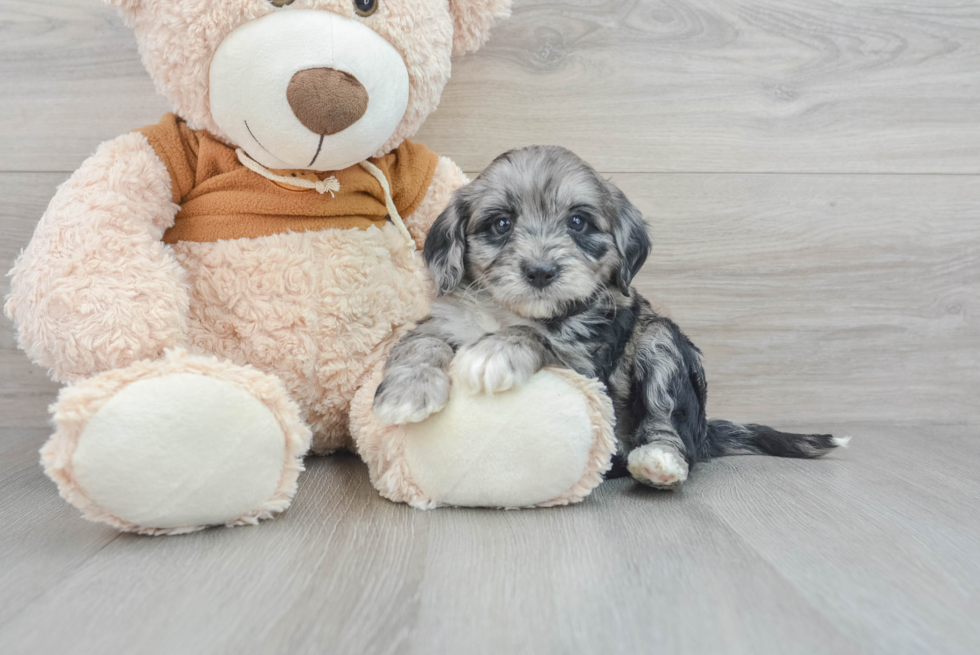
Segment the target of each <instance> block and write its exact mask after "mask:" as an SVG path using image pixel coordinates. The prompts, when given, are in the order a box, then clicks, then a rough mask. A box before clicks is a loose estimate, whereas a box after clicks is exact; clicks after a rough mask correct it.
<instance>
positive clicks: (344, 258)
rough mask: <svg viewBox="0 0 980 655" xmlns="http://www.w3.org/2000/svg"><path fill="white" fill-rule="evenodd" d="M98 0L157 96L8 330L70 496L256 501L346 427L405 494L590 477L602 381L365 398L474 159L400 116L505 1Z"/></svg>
mask: <svg viewBox="0 0 980 655" xmlns="http://www.w3.org/2000/svg"><path fill="white" fill-rule="evenodd" d="M107 1H108V2H109V4H112V5H115V6H117V7H118V8H119V9H120V10H121V12H122V14H123V16H124V19H125V20H126V23H127V25H128V26H129V27H131V28H132V29H133V30H134V31H135V34H136V38H137V41H138V43H139V50H140V53H141V56H142V59H143V62H144V64H145V66H146V68H147V70H148V71H149V73H150V75H151V76H152V78H153V80H154V81H155V83H156V87H157V89H158V91H159V92H160V93H161V94H163V95H164V96H166V98H168V99H169V101H170V102H171V103H172V105H173V108H174V111H173V113H170V114H167V115H165V116H164V117H163V118H162V119H161V120H160V122H159V123H157V124H155V125H151V126H147V127H144V128H142V129H138V130H136V131H133V132H131V133H129V134H125V135H123V136H120V137H118V138H115V139H112V140H110V141H107V142H105V143H103V144H102V145H100V146H99V147H98V149H97V150H96V152H95V154H94V155H92V156H91V157H90V158H89V159H88V160H86V161H85V162H84V163H83V164H82V165H81V167H80V168H79V169H78V170H77V171H76V172H75V173H74V174H72V176H71V177H70V179H69V180H68V181H67V182H65V183H64V184H63V185H62V186H61V187H59V189H58V191H57V193H56V195H55V196H54V198H53V200H52V201H51V203H50V205H49V206H48V208H47V210H46V211H45V213H44V215H43V217H42V218H41V219H40V221H39V223H38V225H37V228H36V231H35V233H34V235H33V237H32V239H31V241H30V243H29V245H28V246H27V247H26V248H25V249H24V251H23V252H22V253H21V255H20V256H19V258H18V259H17V261H16V263H15V265H14V268H13V270H12V271H11V293H10V295H9V297H8V298H7V301H6V305H5V311H6V313H7V315H8V316H9V317H10V318H11V319H12V320H13V321H14V322H15V323H16V325H17V327H18V342H19V345H20V346H21V348H22V349H23V350H24V351H26V353H27V354H28V355H29V356H30V357H31V358H32V359H33V361H34V362H36V363H37V364H39V365H41V366H43V367H45V368H47V369H48V370H49V371H50V376H51V377H52V378H53V379H54V380H56V381H60V382H63V383H65V385H66V386H64V387H63V388H62V390H61V392H60V394H59V396H58V399H57V402H56V403H55V404H54V405H52V410H51V411H52V415H53V424H54V426H55V431H54V434H53V435H52V436H51V438H50V439H49V440H48V442H47V443H46V444H45V445H44V447H43V448H42V450H41V458H42V463H43V466H44V468H45V472H46V473H47V474H48V476H49V477H51V478H52V479H53V480H54V481H55V482H56V483H57V486H58V489H59V492H60V493H61V495H62V496H63V497H64V498H65V499H66V500H68V501H69V502H70V503H72V504H74V505H75V506H76V507H78V508H79V509H80V510H81V511H82V513H83V515H84V516H85V517H86V518H89V519H92V520H96V521H102V522H104V523H107V524H109V525H111V526H114V527H115V528H117V529H119V530H124V531H132V532H139V533H144V534H180V533H186V532H190V531H193V530H198V529H201V528H203V527H207V526H212V525H244V524H253V523H256V522H258V521H259V520H261V519H266V518H271V517H272V516H274V515H275V514H277V513H279V512H282V511H283V510H285V509H286V508H287V507H288V506H289V504H290V502H291V500H292V498H293V495H294V494H295V491H296V489H297V483H298V478H299V474H300V472H301V471H302V470H303V458H304V456H306V454H307V453H308V451H312V452H313V453H317V454H328V453H330V452H333V451H335V450H337V449H349V450H353V451H356V452H357V453H359V454H360V456H361V457H362V458H363V459H364V461H365V462H366V463H367V466H368V471H369V474H370V476H371V480H372V482H373V483H374V485H375V486H376V488H378V490H379V491H380V492H381V494H382V495H384V496H385V497H387V498H389V499H391V500H395V501H399V502H406V503H409V504H411V505H414V506H415V507H425V508H428V507H436V506H439V505H481V506H493V507H523V506H536V505H556V504H565V503H569V502H576V501H578V500H581V499H582V498H584V497H585V496H586V495H587V494H588V493H589V492H590V491H591V489H592V488H594V487H595V486H596V485H597V484H598V483H599V482H600V481H601V479H602V474H603V471H605V470H606V468H608V465H609V460H610V457H611V453H612V449H613V442H614V436H613V428H612V418H611V416H612V409H611V406H610V403H609V400H608V398H606V396H605V394H604V393H603V390H602V388H601V386H600V385H599V383H598V382H595V381H592V380H586V379H584V378H582V377H581V376H578V375H576V374H575V373H573V372H570V371H565V370H545V371H542V372H540V373H539V374H538V375H537V376H535V378H533V379H532V380H531V382H530V383H528V385H527V386H526V387H524V388H522V389H521V390H519V391H518V392H514V393H509V394H498V395H497V396H494V397H479V396H465V395H462V394H456V393H455V392H454V393H453V395H452V397H451V399H450V401H449V404H448V406H447V407H446V409H445V410H444V411H442V412H440V413H439V414H436V415H434V416H432V417H430V418H429V419H427V420H426V421H423V422H421V423H418V424H410V425H401V426H388V425H383V424H381V423H379V422H378V421H377V420H376V419H375V418H374V417H373V416H372V414H371V409H370V407H371V400H372V398H373V394H374V390H375V388H376V387H377V385H378V383H379V381H380V376H381V368H382V365H383V363H384V360H385V356H386V354H387V352H388V349H389V348H390V347H391V345H392V344H393V343H394V342H395V341H396V340H397V339H398V338H399V337H400V336H401V335H402V334H404V333H405V331H406V330H408V329H410V328H411V326H412V325H413V324H414V322H416V321H418V320H419V319H420V318H422V317H424V316H425V314H426V309H427V305H428V302H429V298H430V297H431V293H432V288H431V283H430V281H429V279H428V276H427V275H426V271H425V268H424V265H423V263H422V258H421V257H420V256H418V254H417V253H416V251H417V249H418V248H419V247H420V246H421V245H422V243H423V241H424V238H425V235H426V231H427V229H428V228H429V226H430V225H431V224H432V222H433V221H434V220H435V218H436V217H437V216H438V215H439V213H440V212H441V211H442V210H443V208H444V207H445V206H446V205H447V203H448V201H449V199H450V196H451V194H452V192H453V191H454V190H455V189H456V188H458V187H460V186H461V185H463V184H465V183H466V182H467V178H466V177H465V175H464V174H463V172H462V171H461V170H460V168H459V167H458V166H457V165H456V164H455V163H454V162H453V161H452V160H450V159H448V158H446V157H439V156H438V155H436V154H435V153H433V152H431V151H430V150H428V149H427V148H426V147H425V146H423V145H421V144H417V143H413V142H411V141H410V140H409V138H410V137H412V136H413V135H414V134H415V132H416V131H417V130H418V128H419V126H420V125H421V124H422V122H423V121H424V120H425V118H426V117H427V116H428V115H429V114H431V113H432V112H433V111H434V110H435V109H436V106H437V105H438V102H439V98H440V95H441V93H442V90H443V88H444V86H445V85H446V83H447V81H448V79H449V75H450V67H451V57H452V56H453V55H462V54H465V53H469V52H472V51H474V50H476V49H477V48H478V47H480V46H481V45H482V44H483V43H484V42H485V41H486V39H487V38H488V36H489V30H490V27H491V25H492V24H493V23H494V21H495V20H497V19H500V18H503V17H505V16H507V15H508V14H509V11H510V2H509V0H209V1H207V2H204V1H202V0H107ZM549 407H550V408H551V409H550V410H549V409H548V408H549ZM542 410H547V411H542ZM542 417H548V418H547V420H546V419H544V418H542ZM556 417H557V418H556Z"/></svg>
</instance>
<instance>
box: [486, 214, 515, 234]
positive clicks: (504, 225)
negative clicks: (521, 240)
mask: <svg viewBox="0 0 980 655" xmlns="http://www.w3.org/2000/svg"><path fill="white" fill-rule="evenodd" d="M512 227H514V224H513V223H512V222H511V220H510V219H509V218H498V219H497V220H495V221H494V222H493V227H492V228H491V229H493V231H494V234H499V235H504V234H507V233H508V232H510V230H511V228H512Z"/></svg>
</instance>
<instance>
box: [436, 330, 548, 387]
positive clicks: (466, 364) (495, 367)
mask: <svg viewBox="0 0 980 655" xmlns="http://www.w3.org/2000/svg"><path fill="white" fill-rule="evenodd" d="M535 362H536V357H535V355H534V353H533V352H532V351H531V350H530V349H529V348H527V347H526V346H522V345H520V344H516V343H514V342H512V341H507V340H505V339H499V338H496V337H494V336H492V335H491V336H489V337H484V338H483V339H480V340H479V341H477V342H476V343H474V344H472V345H470V346H464V347H463V348H461V349H460V351H459V352H458V353H457V354H456V358H455V359H454V360H453V364H452V375H453V379H454V380H455V381H457V382H459V383H462V384H463V385H464V386H466V387H469V388H470V389H471V390H472V391H475V392H485V393H489V394H493V393H498V392H501V391H507V390H508V389H512V388H514V387H518V386H520V385H522V384H524V383H525V382H527V381H528V380H529V379H530V378H531V376H532V375H534V374H535V373H537V366H536V365H535Z"/></svg>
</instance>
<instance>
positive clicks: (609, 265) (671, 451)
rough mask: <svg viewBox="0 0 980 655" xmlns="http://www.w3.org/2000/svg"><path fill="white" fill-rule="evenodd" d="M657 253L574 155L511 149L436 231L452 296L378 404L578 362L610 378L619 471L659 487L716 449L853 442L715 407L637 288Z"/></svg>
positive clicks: (673, 335) (700, 372) (396, 368)
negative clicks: (716, 415)
mask: <svg viewBox="0 0 980 655" xmlns="http://www.w3.org/2000/svg"><path fill="white" fill-rule="evenodd" d="M649 250H650V239H649V237H648V236H647V230H646V224H645V223H644V221H643V218H642V216H641V215H640V212H639V211H638V210H637V209H636V207H634V206H633V205H632V204H631V203H630V202H629V200H627V199H626V196H625V195H623V192H622V191H620V190H619V189H618V188H616V187H615V186H613V185H612V184H611V183H610V182H608V181H606V180H604V179H602V178H601V177H600V176H599V175H598V174H597V173H596V172H595V170H593V169H592V167H590V166H589V165H588V164H586V163H585V162H584V161H582V160H581V159H579V158H578V157H577V156H576V155H574V154H573V153H571V152H569V151H568V150H565V149H564V148H558V147H550V146H534V147H530V148H524V149H521V150H512V151H510V152H507V153H505V154H503V155H501V156H500V157H498V158H497V159H495V160H494V161H493V162H492V163H491V164H490V166H489V167H488V168H487V169H486V170H485V171H484V172H483V173H482V174H481V175H480V176H479V177H478V178H477V179H476V180H474V181H473V182H472V183H471V184H468V185H467V186H465V187H463V188H461V189H459V190H458V191H457V192H456V194H455V196H454V198H453V200H452V202H451V203H450V205H449V207H448V208H447V209H446V210H445V211H444V212H443V213H442V214H441V215H440V216H439V218H438V219H437V220H436V222H435V223H434V224H433V226H432V229H431V230H430V232H429V235H428V238H427V239H426V242H425V261H426V264H427V265H428V267H429V272H430V273H431V275H432V277H433V279H434V281H435V284H436V286H437V287H438V291H439V296H440V297H439V298H437V299H436V300H435V301H433V303H432V308H431V314H430V316H429V317H428V318H427V319H425V320H423V321H422V322H421V323H419V325H418V326H417V327H416V328H414V329H413V330H412V331H411V332H409V333H408V334H406V335H405V336H404V337H403V338H402V339H401V340H400V341H399V342H398V343H397V344H396V345H395V346H394V347H393V348H392V350H391V355H390V357H389V359H388V361H387V364H386V365H385V374H384V380H383V382H382V383H381V386H379V387H378V390H377V394H376V395H375V398H374V413H375V415H376V416H377V417H378V418H380V419H381V420H382V421H384V422H386V423H389V424H399V423H410V422H415V421H421V420H423V419H424V418H426V417H427V416H429V415H430V414H432V413H433V412H437V411H439V410H440V409H442V407H443V406H444V405H445V404H446V401H447V399H448V398H449V386H450V378H451V377H452V380H453V382H454V383H456V384H466V385H469V386H470V387H472V388H473V389H474V390H477V391H482V392H486V393H494V392H498V391H504V390H506V389H510V388H511V387H515V386H517V385H520V384H522V383H523V382H525V381H526V380H527V379H528V378H530V377H531V376H532V375H533V374H534V373H535V372H537V371H538V370H540V369H541V368H542V367H544V366H564V367H568V368H571V369H574V370H575V371H577V372H579V373H581V374H582V375H586V376H589V377H594V378H598V379H599V380H601V381H602V382H603V383H604V384H605V385H606V388H607V390H608V393H609V395H610V396H611V397H612V400H613V405H614V407H615V410H616V433H617V436H618V439H619V443H620V452H619V454H618V455H617V465H616V467H615V468H616V469H618V472H619V474H623V473H625V471H623V470H622V469H623V468H624V465H625V468H626V469H628V471H629V473H630V474H631V475H632V476H633V477H634V478H635V479H636V480H638V481H640V482H643V483H645V484H648V485H651V486H654V487H661V488H671V487H675V486H677V485H679V484H680V483H682V482H683V481H684V480H685V479H686V478H687V474H688V471H689V470H690V468H691V466H692V465H693V464H694V463H696V462H699V461H704V460H707V459H709V458H711V457H716V456H720V455H733V454H748V453H760V454H766V455H780V456H785V457H817V456H819V455H822V454H824V453H826V452H828V451H829V450H831V449H832V448H834V447H836V446H838V445H842V444H843V443H844V441H843V440H839V439H835V438H834V437H832V436H831V435H819V434H790V433H786V432H778V431H776V430H774V429H772V428H769V427H765V426H761V425H751V424H750V425H737V424H734V423H730V422H728V421H714V420H712V421H708V420H706V419H705V413H704V412H705V409H704V408H705V397H706V393H707V385H706V383H705V378H704V368H703V365H702V362H701V352H700V351H699V350H698V349H697V348H696V347H695V346H694V344H692V343H691V341H690V340H689V339H688V338H687V337H686V336H685V335H684V333H682V332H681V331H680V330H679V329H678V327H677V326H676V325H674V323H673V322H672V321H671V320H670V319H668V318H666V317H663V316H660V315H658V314H657V313H656V312H654V311H653V309H651V307H650V303H648V302H647V301H646V300H645V299H644V298H642V297H641V296H640V295H639V294H638V293H637V292H636V290H635V289H633V288H632V287H631V286H630V282H631V281H632V279H633V277H634V276H635V275H636V273H637V271H639V270H640V267H641V266H642V265H643V262H644V261H645V260H646V257H647V253H648V252H649ZM614 474H615V473H614Z"/></svg>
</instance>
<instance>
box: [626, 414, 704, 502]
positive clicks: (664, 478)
mask: <svg viewBox="0 0 980 655" xmlns="http://www.w3.org/2000/svg"><path fill="white" fill-rule="evenodd" d="M641 431H642V428H641ZM637 436H639V437H640V438H637V439H635V441H634V442H635V443H637V442H641V443H642V445H637V446H635V447H634V448H633V449H632V450H631V451H630V453H629V455H628V456H627V458H626V466H627V469H628V470H629V472H630V475H632V476H633V479H634V480H636V481H637V482H641V483H643V484H645V485H648V486H651V487H656V488H658V489H676V488H677V487H679V486H680V485H681V483H683V482H684V481H685V480H687V474H688V472H689V469H690V467H689V465H688V458H687V449H686V448H685V446H684V441H683V440H682V439H681V438H680V436H679V435H678V434H677V433H676V432H674V431H673V430H672V429H670V430H656V431H651V432H643V433H642V435H637Z"/></svg>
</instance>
